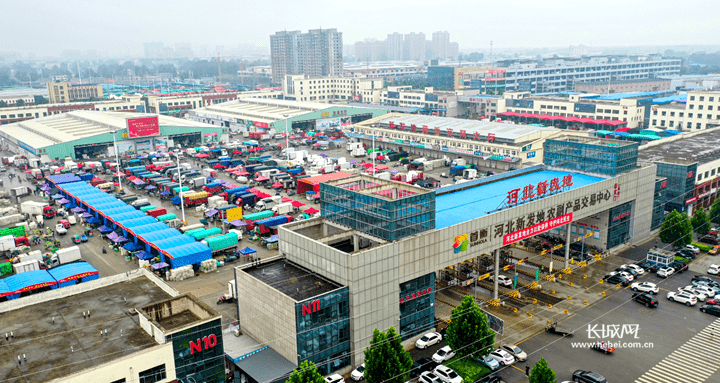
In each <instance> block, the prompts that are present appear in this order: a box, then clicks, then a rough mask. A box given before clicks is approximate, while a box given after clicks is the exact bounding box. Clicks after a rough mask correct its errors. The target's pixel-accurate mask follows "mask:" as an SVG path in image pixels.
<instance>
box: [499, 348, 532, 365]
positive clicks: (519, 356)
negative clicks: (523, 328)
mask: <svg viewBox="0 0 720 383" xmlns="http://www.w3.org/2000/svg"><path fill="white" fill-rule="evenodd" d="M500 348H501V349H502V350H504V351H507V352H508V353H509V354H510V355H512V356H513V357H515V360H517V361H518V362H524V361H526V360H527V353H525V351H523V350H522V349H521V348H520V347H518V346H517V345H514V344H504V345H502V347H500Z"/></svg>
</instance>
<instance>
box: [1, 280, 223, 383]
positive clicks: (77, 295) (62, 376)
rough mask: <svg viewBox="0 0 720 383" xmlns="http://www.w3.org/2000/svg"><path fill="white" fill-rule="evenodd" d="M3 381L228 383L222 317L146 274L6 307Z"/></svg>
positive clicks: (4, 304)
mask: <svg viewBox="0 0 720 383" xmlns="http://www.w3.org/2000/svg"><path fill="white" fill-rule="evenodd" d="M0 313H2V315H3V327H4V331H7V332H8V333H10V332H12V334H13V336H12V337H9V338H8V340H7V341H6V342H5V344H4V345H3V347H2V348H0V356H1V357H2V358H1V359H0V370H1V371H3V377H4V378H5V379H9V380H10V381H19V382H28V383H32V382H68V383H86V382H99V381H102V382H176V381H178V380H179V381H184V382H192V381H195V382H217V383H221V382H225V366H224V350H223V339H222V329H221V317H220V315H219V314H218V313H217V312H215V311H214V310H213V309H212V308H210V307H208V306H207V305H205V304H204V303H202V302H200V301H198V300H197V299H196V298H195V297H194V296H192V295H189V294H186V295H179V293H178V292H177V291H175V290H173V289H172V288H170V287H169V286H168V285H166V284H165V283H164V282H163V281H161V280H160V279H159V278H157V277H156V276H155V275H153V274H152V273H150V272H148V271H146V270H145V269H137V270H135V271H132V272H129V273H122V274H118V275H113V276H110V277H106V278H101V279H98V280H93V281H89V282H85V283H82V284H79V285H75V286H68V287H64V288H58V289H55V290H52V291H45V292H43V293H41V294H35V295H33V296H30V297H23V298H20V299H16V300H12V301H8V302H2V303H0Z"/></svg>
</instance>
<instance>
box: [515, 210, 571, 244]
mask: <svg viewBox="0 0 720 383" xmlns="http://www.w3.org/2000/svg"><path fill="white" fill-rule="evenodd" d="M572 219H573V213H567V214H565V215H561V216H560V217H556V218H553V219H550V220H547V221H545V222H540V223H538V224H536V225H533V226H530V227H526V228H524V229H522V230H518V231H515V232H512V233H509V234H505V235H504V236H503V246H507V245H509V244H511V243H513V242H517V241H521V240H523V239H525V238H530V237H532V236H534V235H537V234H540V233H543V232H545V231H548V230H550V229H554V228H556V227H558V226H562V225H567V224H568V223H570V222H572Z"/></svg>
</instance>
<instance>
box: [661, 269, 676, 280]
mask: <svg viewBox="0 0 720 383" xmlns="http://www.w3.org/2000/svg"><path fill="white" fill-rule="evenodd" d="M674 272H675V269H673V268H672V267H663V268H660V269H658V271H657V276H658V277H663V278H667V277H669V276H671V275H673V273H674Z"/></svg>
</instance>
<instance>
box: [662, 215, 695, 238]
mask: <svg viewBox="0 0 720 383" xmlns="http://www.w3.org/2000/svg"><path fill="white" fill-rule="evenodd" d="M692 231H693V230H692V224H691V223H690V219H688V216H687V214H685V213H683V214H682V215H681V214H680V213H678V212H677V210H673V211H671V212H670V214H668V215H666V216H665V221H664V222H663V224H662V227H661V228H660V240H661V241H663V242H664V243H670V244H672V245H675V246H685V245H688V244H690V242H692Z"/></svg>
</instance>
